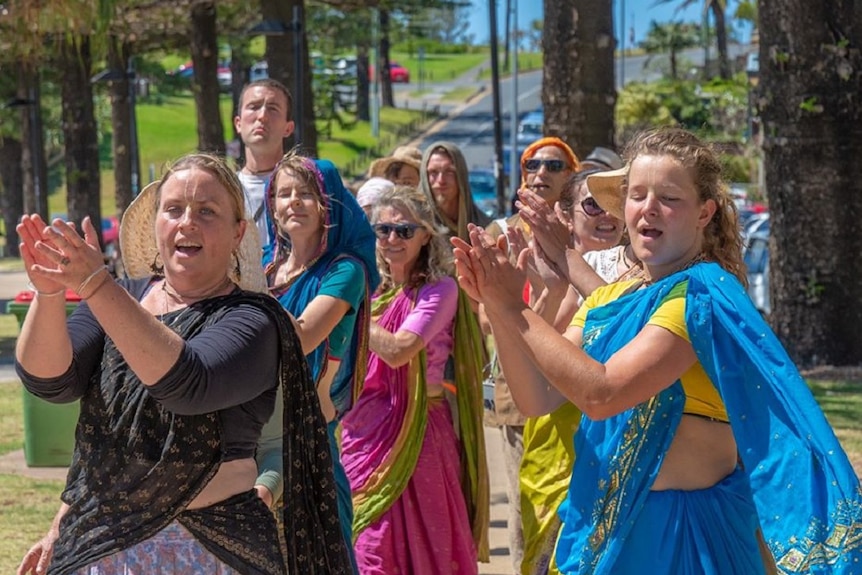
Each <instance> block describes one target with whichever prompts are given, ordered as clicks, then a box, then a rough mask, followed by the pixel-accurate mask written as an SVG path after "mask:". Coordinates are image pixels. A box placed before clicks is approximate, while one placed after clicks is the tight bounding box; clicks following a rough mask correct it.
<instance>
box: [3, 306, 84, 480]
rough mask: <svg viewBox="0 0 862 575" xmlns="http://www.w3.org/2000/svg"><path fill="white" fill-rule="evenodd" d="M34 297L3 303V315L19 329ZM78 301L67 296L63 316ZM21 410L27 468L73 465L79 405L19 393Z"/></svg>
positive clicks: (27, 392)
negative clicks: (16, 323) (6, 314)
mask: <svg viewBox="0 0 862 575" xmlns="http://www.w3.org/2000/svg"><path fill="white" fill-rule="evenodd" d="M32 299H33V295H32V293H30V292H21V293H20V294H18V295H17V296H16V297H15V300H14V301H10V302H8V303H7V304H6V313H11V314H14V315H15V317H16V318H17V319H18V327H19V328H20V327H21V326H22V325H23V324H24V317H25V316H26V315H27V310H28V309H30V302H31V301H32ZM78 301H79V298H78V296H77V294H75V293H74V292H72V291H68V292H67V293H66V315H68V314H70V313H72V311H74V309H75V308H76V307H77V306H78ZM22 394H23V397H22V400H23V401H22V405H23V409H24V460H25V461H26V462H27V465H28V466H29V467H67V466H68V465H69V464H70V463H71V462H72V451H73V449H74V447H75V426H76V425H77V423H78V412H79V411H80V406H79V405H78V402H77V401H75V402H73V403H50V402H47V401H45V400H43V399H39V398H38V397H36V396H35V395H33V394H32V393H30V392H29V391H27V390H26V389H23V390H22Z"/></svg>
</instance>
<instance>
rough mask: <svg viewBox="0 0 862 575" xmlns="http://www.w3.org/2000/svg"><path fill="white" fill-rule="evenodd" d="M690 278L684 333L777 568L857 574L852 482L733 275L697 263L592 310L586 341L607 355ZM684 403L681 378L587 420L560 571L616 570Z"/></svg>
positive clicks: (859, 555) (859, 556)
mask: <svg viewBox="0 0 862 575" xmlns="http://www.w3.org/2000/svg"><path fill="white" fill-rule="evenodd" d="M685 280H688V289H687V295H686V306H685V307H686V312H685V315H686V318H685V319H686V325H687V328H688V333H689V337H690V338H691V342H692V345H693V347H694V350H695V352H696V354H697V357H698V360H699V361H700V363H701V364H702V365H703V367H704V370H705V371H706V373H707V375H708V376H709V378H710V380H711V381H712V382H713V384H714V385H715V386H716V388H717V389H718V391H719V393H720V394H721V397H722V400H723V401H724V403H725V406H726V408H727V412H728V415H729V418H730V424H731V426H732V428H733V433H734V436H735V438H736V441H737V445H738V449H739V455H740V460H741V465H742V467H743V469H744V474H745V477H746V479H747V480H748V482H749V484H750V486H751V489H752V492H753V498H754V503H755V505H756V508H757V513H758V516H759V517H760V524H761V528H762V530H763V534H764V538H765V540H766V542H767V544H768V546H769V548H770V550H771V551H772V554H773V555H774V557H775V562H776V565H777V567H778V570H779V572H780V573H786V574H790V573H813V574H846V575H849V574H851V573H859V572H862V567H860V565H862V561H860V560H862V492H860V486H859V480H858V479H857V477H856V474H855V472H854V471H853V468H852V467H851V465H850V462H849V461H848V459H847V456H846V455H845V453H844V451H843V449H842V448H841V446H840V444H839V443H838V440H837V439H836V438H835V435H834V433H833V432H832V428H831V427H830V426H829V424H828V422H827V421H826V418H825V417H824V415H823V413H822V411H821V410H820V408H819V406H818V405H817V403H816V401H815V400H814V398H813V396H812V395H811V393H810V391H809V389H808V387H807V385H806V384H805V381H804V380H803V379H802V377H801V376H800V375H799V372H798V371H797V370H796V368H795V366H794V365H793V362H792V361H791V359H790V358H789V356H788V355H787V353H786V352H785V351H784V348H783V347H782V346H781V344H780V342H779V341H778V339H777V338H776V336H775V335H774V334H773V333H772V331H771V330H770V328H769V327H768V325H767V324H766V323H765V322H764V321H763V319H762V318H761V316H760V314H759V312H757V310H756V309H755V308H754V306H753V305H752V304H751V301H750V300H749V298H748V296H747V294H746V293H745V290H744V289H743V287H742V285H741V284H740V283H739V282H738V281H737V279H736V278H735V277H734V276H733V275H732V274H730V273H728V272H726V271H725V270H723V269H722V268H721V267H720V266H718V265H716V264H712V263H702V264H699V265H696V266H693V267H691V268H689V269H686V270H683V271H680V272H678V273H676V274H672V275H671V276H669V277H667V278H664V279H662V280H660V281H659V282H657V283H656V284H655V285H652V286H650V287H647V288H645V289H642V290H639V291H636V292H633V293H631V294H627V295H625V296H623V297H621V298H619V299H618V300H616V301H613V302H610V303H609V304H607V305H605V306H602V307H600V308H596V309H594V310H592V311H590V313H589V314H588V315H587V321H586V325H585V327H584V332H583V334H584V335H583V340H584V349H585V350H586V351H587V353H589V354H590V356H592V357H594V358H595V359H597V360H599V361H602V362H604V361H607V360H608V358H610V357H611V356H612V355H613V354H614V353H615V352H616V351H618V350H619V349H621V348H622V347H623V346H624V345H626V344H627V343H628V342H629V341H631V339H632V338H634V336H635V335H636V334H637V333H638V332H639V331H640V330H641V329H642V328H643V326H644V325H645V324H646V323H647V321H648V320H649V318H650V317H651V315H652V313H653V312H654V311H655V310H656V308H657V307H658V305H659V304H660V303H661V301H662V300H663V299H664V297H665V296H666V295H667V294H668V292H669V291H670V290H671V289H672V288H673V287H674V286H675V285H677V284H679V283H680V282H682V281H685ZM684 403H685V394H684V392H683V389H682V384H681V383H680V382H679V381H677V382H675V383H674V384H673V385H671V386H670V387H668V388H666V389H665V390H663V391H662V392H661V393H659V394H658V395H656V396H655V397H653V398H651V399H650V400H649V401H646V402H644V403H642V404H640V405H638V406H636V407H634V408H632V409H629V410H627V411H625V412H623V413H620V414H618V415H616V416H614V417H611V418H608V419H606V420H604V421H592V420H590V419H589V418H588V417H586V416H584V417H583V418H582V420H581V426H580V428H579V430H578V432H577V434H576V436H575V449H576V452H577V454H578V457H577V459H576V460H575V466H574V470H573V473H572V482H571V486H570V489H569V494H568V497H567V499H566V501H565V502H564V503H563V505H562V506H561V507H560V516H561V519H562V521H563V523H564V527H563V529H562V531H561V534H560V538H559V542H558V546H557V554H556V560H557V565H558V567H559V568H560V571H561V572H563V573H567V574H578V575H585V574H588V573H589V574H609V573H614V563H615V561H616V558H617V556H618V554H619V553H620V550H621V549H622V548H623V545H624V543H625V539H626V536H627V535H628V533H629V531H630V529H631V527H632V525H634V523H635V521H636V520H637V517H638V514H639V512H640V510H641V509H642V508H643V505H644V501H645V500H646V497H647V496H648V494H649V489H650V486H651V485H652V483H653V481H654V480H655V477H656V475H657V474H658V471H659V469H660V467H661V463H662V461H663V458H664V454H665V453H666V452H667V449H668V447H669V446H670V443H671V441H672V439H673V436H674V432H675V430H676V427H677V425H678V424H679V421H680V418H681V416H682V409H683V405H684ZM717 519H718V521H720V518H717ZM727 560H728V561H732V558H727Z"/></svg>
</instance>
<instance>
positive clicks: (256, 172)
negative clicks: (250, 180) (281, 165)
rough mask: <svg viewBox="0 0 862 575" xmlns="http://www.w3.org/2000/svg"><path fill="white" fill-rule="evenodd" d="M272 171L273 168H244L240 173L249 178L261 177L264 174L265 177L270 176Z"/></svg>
mask: <svg viewBox="0 0 862 575" xmlns="http://www.w3.org/2000/svg"><path fill="white" fill-rule="evenodd" d="M274 169H275V166H273V167H271V168H270V169H268V170H250V169H248V168H246V167H243V169H242V170H241V171H242V172H243V173H244V174H248V175H250V176H261V175H264V174H267V175H268V174H271V173H272V171H273V170H274Z"/></svg>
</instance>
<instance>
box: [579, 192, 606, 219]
mask: <svg viewBox="0 0 862 575" xmlns="http://www.w3.org/2000/svg"><path fill="white" fill-rule="evenodd" d="M581 209H582V210H584V213H585V214H587V215H588V216H589V217H591V218H594V217H596V216H600V215H602V214H603V213H605V210H603V209H602V207H601V206H600V205H599V203H598V202H597V201H596V199H595V198H593V197H589V198H584V199H583V201H581Z"/></svg>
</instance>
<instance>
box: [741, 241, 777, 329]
mask: <svg viewBox="0 0 862 575" xmlns="http://www.w3.org/2000/svg"><path fill="white" fill-rule="evenodd" d="M743 261H744V262H745V266H746V267H747V268H748V296H749V297H750V298H751V301H752V302H754V307H756V308H757V309H758V311H760V313H762V314H763V315H769V313H770V312H771V311H772V306H771V304H770V301H769V234H768V233H764V232H757V233H755V234H753V235H751V236H749V237H748V241H747V248H746V250H745V255H744V256H743Z"/></svg>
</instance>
